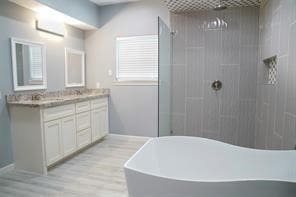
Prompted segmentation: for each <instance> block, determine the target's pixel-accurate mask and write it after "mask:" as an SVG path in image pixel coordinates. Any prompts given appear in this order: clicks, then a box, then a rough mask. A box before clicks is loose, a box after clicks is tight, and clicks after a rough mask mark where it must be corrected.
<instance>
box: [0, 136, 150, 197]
mask: <svg viewBox="0 0 296 197" xmlns="http://www.w3.org/2000/svg"><path fill="white" fill-rule="evenodd" d="M147 139H148V138H138V137H123V136H115V135H109V136H107V137H106V138H105V139H104V140H103V141H101V142H100V143H98V144H96V145H94V146H92V147H90V148H89V149H86V150H85V151H83V152H82V153H80V154H78V155H76V156H74V157H73V158H71V159H69V160H67V161H65V162H64V163H62V164H60V165H58V166H56V167H55V168H53V169H51V170H50V171H49V173H48V175H47V176H42V175H36V174H32V173H28V172H16V171H12V172H8V173H6V174H4V175H1V176H0V197H11V196H18V197H19V196H21V197H22V196H24V197H29V196H30V197H31V196H32V197H36V196H38V197H43V196H50V197H51V196H61V197H64V196H65V197H70V196H71V197H72V196H75V197H78V196H80V197H85V196H87V197H92V196H97V197H127V196H128V193H127V186H126V182H125V177H124V171H123V165H124V163H125V162H126V161H127V160H128V159H129V158H130V156H132V155H133V154H134V153H135V152H136V151H137V150H138V149H139V148H140V147H141V146H142V145H143V144H144V143H145V142H146V141H147Z"/></svg>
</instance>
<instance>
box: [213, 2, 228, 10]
mask: <svg viewBox="0 0 296 197" xmlns="http://www.w3.org/2000/svg"><path fill="white" fill-rule="evenodd" d="M226 9H227V7H226V6H225V5H223V3H222V0H220V1H219V4H218V5H217V6H216V7H214V8H213V10H215V11H222V10H226Z"/></svg>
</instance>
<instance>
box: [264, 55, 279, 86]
mask: <svg viewBox="0 0 296 197" xmlns="http://www.w3.org/2000/svg"><path fill="white" fill-rule="evenodd" d="M263 62H264V64H265V66H266V74H265V76H266V77H265V81H266V83H265V84H267V85H275V84H276V83H277V56H276V55H274V56H272V57H269V58H266V59H264V60H263Z"/></svg>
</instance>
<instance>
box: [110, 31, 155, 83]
mask: <svg viewBox="0 0 296 197" xmlns="http://www.w3.org/2000/svg"><path fill="white" fill-rule="evenodd" d="M116 45H117V47H116V48H117V63H116V64H117V66H116V78H117V80H118V81H156V80H157V78H158V36H157V35H149V36H136V37H122V38H117V43H116Z"/></svg>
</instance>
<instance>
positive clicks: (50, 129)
mask: <svg viewBox="0 0 296 197" xmlns="http://www.w3.org/2000/svg"><path fill="white" fill-rule="evenodd" d="M75 122H76V121H75V116H74V115H73V116H69V117H66V118H62V119H61V120H53V121H49V122H45V123H44V134H45V135H44V139H45V150H46V162H47V166H50V165H51V164H53V163H55V162H57V161H59V160H60V159H61V158H63V157H66V156H68V155H70V154H72V153H74V152H75V151H76V143H77V142H76V138H77V137H76V127H75V125H76V123H75Z"/></svg>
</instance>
